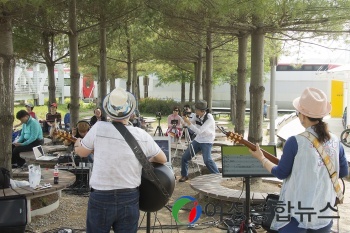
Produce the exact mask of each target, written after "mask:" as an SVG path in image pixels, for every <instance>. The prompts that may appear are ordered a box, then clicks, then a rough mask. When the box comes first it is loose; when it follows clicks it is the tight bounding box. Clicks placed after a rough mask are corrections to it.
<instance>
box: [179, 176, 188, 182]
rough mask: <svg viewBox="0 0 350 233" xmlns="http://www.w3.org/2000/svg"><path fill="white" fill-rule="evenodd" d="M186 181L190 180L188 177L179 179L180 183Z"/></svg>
mask: <svg viewBox="0 0 350 233" xmlns="http://www.w3.org/2000/svg"><path fill="white" fill-rule="evenodd" d="M186 180H188V176H183V177H181V178H180V179H179V182H185V181H186Z"/></svg>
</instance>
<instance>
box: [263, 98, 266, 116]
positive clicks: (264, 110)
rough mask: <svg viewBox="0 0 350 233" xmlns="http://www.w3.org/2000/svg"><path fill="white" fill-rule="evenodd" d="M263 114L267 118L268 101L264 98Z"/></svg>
mask: <svg viewBox="0 0 350 233" xmlns="http://www.w3.org/2000/svg"><path fill="white" fill-rule="evenodd" d="M263 115H264V118H267V103H266V100H264V105H263Z"/></svg>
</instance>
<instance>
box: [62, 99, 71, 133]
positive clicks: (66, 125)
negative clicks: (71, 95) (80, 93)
mask: <svg viewBox="0 0 350 233" xmlns="http://www.w3.org/2000/svg"><path fill="white" fill-rule="evenodd" d="M67 109H68V112H67V113H66V115H64V118H63V123H64V129H65V130H66V131H69V130H70V110H69V109H70V104H68V105H67Z"/></svg>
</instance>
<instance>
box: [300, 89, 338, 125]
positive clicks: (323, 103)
mask: <svg viewBox="0 0 350 233" xmlns="http://www.w3.org/2000/svg"><path fill="white" fill-rule="evenodd" d="M293 106H294V108H295V109H296V110H297V111H298V112H300V113H302V114H303V115H305V116H308V117H311V118H322V117H324V116H327V115H328V114H329V113H330V111H331V110H332V106H331V105H330V103H329V102H328V100H327V96H326V94H325V93H324V92H323V91H321V90H319V89H317V88H313V87H308V88H306V89H305V90H304V91H303V93H302V94H301V96H300V97H298V98H296V99H295V100H294V101H293Z"/></svg>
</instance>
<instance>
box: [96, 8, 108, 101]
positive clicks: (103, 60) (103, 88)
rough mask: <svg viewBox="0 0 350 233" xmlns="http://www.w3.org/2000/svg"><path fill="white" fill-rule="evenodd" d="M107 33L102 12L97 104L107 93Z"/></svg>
mask: <svg viewBox="0 0 350 233" xmlns="http://www.w3.org/2000/svg"><path fill="white" fill-rule="evenodd" d="M106 44H107V35H106V19H105V15H104V13H102V14H101V19H100V85H99V89H100V91H99V98H98V100H99V101H98V105H97V106H102V100H103V98H104V97H105V96H106V95H107V51H106Z"/></svg>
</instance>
